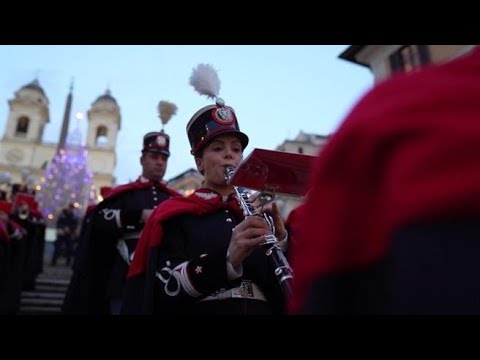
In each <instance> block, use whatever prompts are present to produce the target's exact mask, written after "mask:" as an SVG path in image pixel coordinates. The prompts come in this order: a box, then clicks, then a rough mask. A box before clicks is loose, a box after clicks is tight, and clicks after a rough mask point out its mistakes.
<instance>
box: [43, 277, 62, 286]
mask: <svg viewBox="0 0 480 360" xmlns="http://www.w3.org/2000/svg"><path fill="white" fill-rule="evenodd" d="M36 284H37V285H49V286H68V284H70V279H52V278H40V277H38V278H37V281H36Z"/></svg>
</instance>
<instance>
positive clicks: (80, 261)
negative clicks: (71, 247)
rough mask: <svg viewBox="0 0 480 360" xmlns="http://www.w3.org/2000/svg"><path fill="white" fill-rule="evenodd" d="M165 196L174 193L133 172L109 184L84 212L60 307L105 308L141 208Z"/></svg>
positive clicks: (139, 224)
mask: <svg viewBox="0 0 480 360" xmlns="http://www.w3.org/2000/svg"><path fill="white" fill-rule="evenodd" d="M171 196H180V195H179V194H178V193H176V192H175V191H174V190H171V189H169V188H168V187H167V186H166V185H165V184H163V183H159V182H155V183H154V182H152V181H149V180H147V179H145V178H142V177H139V178H138V179H137V181H135V182H132V183H129V184H125V185H122V186H120V187H117V188H115V189H113V190H112V191H111V192H110V193H109V196H108V197H106V198H105V199H104V200H103V201H102V202H101V203H99V204H98V205H97V206H96V207H95V208H94V209H93V210H92V211H91V212H89V213H88V214H87V215H86V216H87V217H86V219H85V220H84V222H83V228H82V230H81V238H80V239H79V245H78V246H79V247H78V250H77V255H76V259H75V264H74V271H73V276H72V280H71V282H70V285H69V288H68V290H67V294H66V297H65V301H64V304H63V307H62V312H64V313H67V314H108V313H109V300H110V299H111V298H119V297H121V294H122V291H123V285H124V281H125V277H126V274H127V271H128V267H129V263H130V261H131V258H132V257H133V254H134V251H135V246H136V242H137V241H138V238H139V234H140V232H141V230H142V229H143V226H144V223H143V220H142V219H141V214H142V211H143V210H144V209H153V208H155V207H156V206H157V205H158V204H160V203H161V202H162V201H164V200H166V199H168V198H170V197H171ZM119 225H120V226H119Z"/></svg>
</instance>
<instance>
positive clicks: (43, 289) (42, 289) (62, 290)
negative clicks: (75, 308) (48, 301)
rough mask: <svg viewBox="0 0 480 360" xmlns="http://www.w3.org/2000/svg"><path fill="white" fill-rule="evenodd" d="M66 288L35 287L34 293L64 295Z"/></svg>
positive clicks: (56, 286) (54, 286) (53, 286)
mask: <svg viewBox="0 0 480 360" xmlns="http://www.w3.org/2000/svg"><path fill="white" fill-rule="evenodd" d="M67 288H68V286H63V285H62V286H58V285H48V284H47V285H38V284H37V285H35V292H38V293H42V292H55V293H65V292H66V291H67Z"/></svg>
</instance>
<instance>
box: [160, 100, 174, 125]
mask: <svg viewBox="0 0 480 360" xmlns="http://www.w3.org/2000/svg"><path fill="white" fill-rule="evenodd" d="M176 113H177V105H175V104H174V103H171V102H168V101H164V100H162V101H160V102H159V103H158V114H159V116H160V119H161V120H162V124H163V125H165V124H166V123H167V122H168V120H170V118H171V117H172V116H173V115H175V114H176Z"/></svg>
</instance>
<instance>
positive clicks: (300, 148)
mask: <svg viewBox="0 0 480 360" xmlns="http://www.w3.org/2000/svg"><path fill="white" fill-rule="evenodd" d="M298 153H299V154H303V147H301V146H299V147H298Z"/></svg>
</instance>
